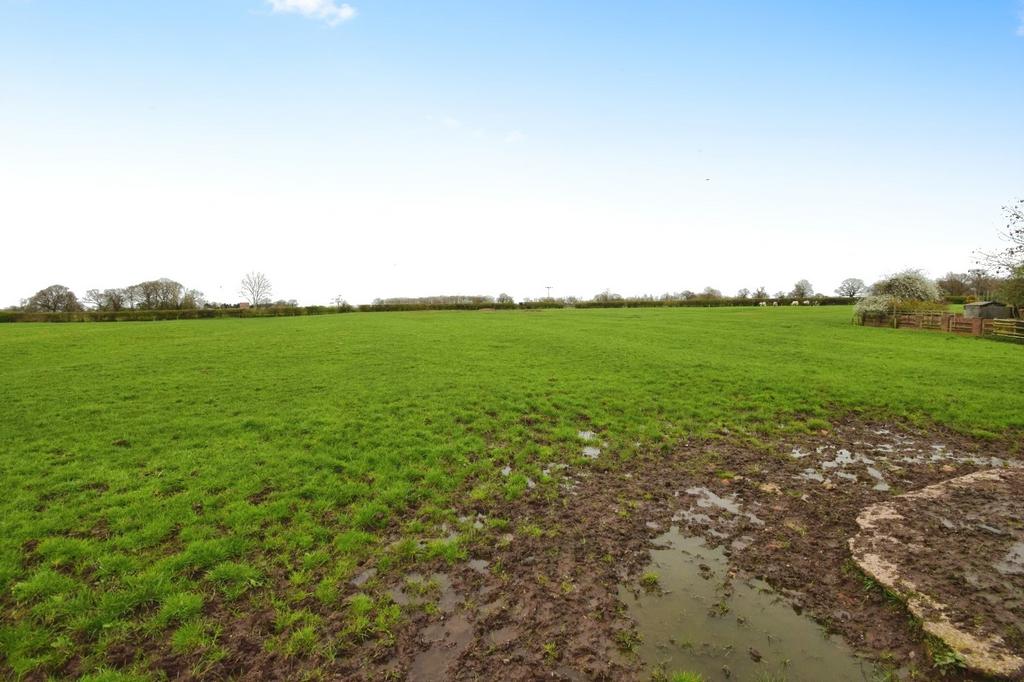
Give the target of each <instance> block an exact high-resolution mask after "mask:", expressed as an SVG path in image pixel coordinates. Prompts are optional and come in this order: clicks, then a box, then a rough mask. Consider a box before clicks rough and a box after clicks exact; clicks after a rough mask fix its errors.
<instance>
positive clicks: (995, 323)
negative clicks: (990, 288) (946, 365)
mask: <svg viewBox="0 0 1024 682" xmlns="http://www.w3.org/2000/svg"><path fill="white" fill-rule="evenodd" d="M863 323H864V325H865V326H868V327H892V328H893V329H930V330H933V331H940V332H948V333H950V334H969V335H971V336H999V337H1003V338H1010V339H1018V340H1024V321H1022V320H985V319H981V318H978V317H964V316H963V315H956V314H954V313H896V314H895V315H883V316H881V317H869V318H865V319H864V322H863Z"/></svg>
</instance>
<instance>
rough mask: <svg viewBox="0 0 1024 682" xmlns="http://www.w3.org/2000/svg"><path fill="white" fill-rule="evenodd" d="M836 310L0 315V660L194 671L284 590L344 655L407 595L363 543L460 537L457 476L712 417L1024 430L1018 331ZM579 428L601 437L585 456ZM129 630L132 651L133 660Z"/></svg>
mask: <svg viewBox="0 0 1024 682" xmlns="http://www.w3.org/2000/svg"><path fill="white" fill-rule="evenodd" d="M850 317H851V310H850V309H849V308H843V307H820V308H799V309H788V308H786V309H742V308H737V309H730V308H723V309H714V310H704V309H625V310H585V311H584V310H579V311H576V310H552V311H543V312H521V311H509V312H497V313H487V312H480V313H450V312H436V313H392V314H351V315H331V316H324V317H308V318H272V319H253V320H232V319H225V320H211V321H185V322H161V323H121V324H116V323H112V324H67V325H60V324H48V325H47V324H41V325H35V324H11V325H3V326H2V327H0V395H2V396H3V412H2V417H0V443H2V444H3V445H2V450H0V480H2V481H3V482H4V484H5V485H4V488H5V490H4V495H3V497H2V499H0V670H6V674H11V673H12V672H13V674H16V675H25V674H33V675H42V674H54V675H65V674H69V672H74V673H81V674H89V673H97V674H99V675H102V674H104V673H103V671H104V670H108V669H110V668H112V667H114V666H117V667H119V668H120V670H121V671H123V672H137V673H140V674H142V675H145V674H146V671H147V670H149V669H151V668H152V667H154V660H152V659H153V658H155V657H156V656H157V655H158V654H160V655H162V654H161V653H160V652H163V653H166V652H170V653H172V654H180V655H182V656H191V657H192V658H191V659H190V660H192V661H193V663H194V665H195V666H196V668H195V670H197V671H199V672H201V671H202V669H203V666H205V665H213V664H215V663H216V661H217V660H218V658H219V657H221V656H224V655H225V652H224V649H223V647H222V645H221V643H220V639H219V637H218V633H219V632H221V630H222V628H224V627H225V625H226V624H227V623H228V622H230V621H231V620H232V619H236V618H238V617H240V614H244V613H246V612H249V611H252V610H254V609H273V611H274V613H275V614H276V615H275V624H276V635H275V636H274V637H272V638H268V640H267V641H266V642H265V643H264V646H265V647H267V648H275V649H277V650H279V651H281V652H283V653H284V654H285V655H288V656H296V657H314V658H315V657H321V658H329V657H331V656H343V655H344V652H345V650H346V647H347V646H348V645H349V644H350V643H351V642H352V641H356V640H359V639H365V638H368V637H378V638H385V639H386V638H387V637H389V636H390V635H391V633H392V632H393V630H394V629H395V628H396V627H397V626H399V624H400V623H401V621H402V619H403V617H404V614H403V612H402V610H401V608H400V607H399V606H398V605H397V604H395V603H393V602H391V601H389V600H388V599H387V598H386V597H382V596H381V595H379V594H376V593H374V592H373V591H372V590H370V589H366V590H363V591H361V590H360V589H359V588H357V587H354V586H353V585H352V584H351V579H352V577H353V576H354V575H356V574H357V573H358V572H359V570H360V568H359V567H360V564H361V563H362V561H363V560H364V559H365V558H366V557H367V556H369V555H370V554H371V553H375V554H376V555H377V556H378V557H379V561H378V564H377V565H378V567H379V569H380V570H381V571H382V572H386V571H388V570H392V569H395V570H397V569H398V568H399V567H406V566H409V565H410V564H413V563H415V562H418V561H423V560H425V559H431V558H436V557H442V558H444V559H446V560H449V561H457V560H459V559H460V557H462V556H464V553H465V548H464V547H463V546H462V545H461V542H462V541H461V540H460V539H459V538H455V539H451V538H449V537H448V533H447V532H446V530H445V528H444V527H443V524H445V523H449V524H454V523H455V522H456V519H455V516H456V514H455V512H453V511H452V509H451V507H452V502H453V500H454V499H455V498H456V497H461V496H467V495H468V496H471V497H473V498H474V499H477V500H481V501H484V502H486V501H487V500H490V499H503V498H506V497H516V496H522V495H533V494H543V493H544V491H545V489H546V487H547V486H548V485H550V483H548V481H547V479H546V478H545V476H544V475H543V473H542V468H543V467H544V465H545V464H546V463H550V462H565V461H572V462H575V463H577V464H580V465H584V464H585V465H587V466H608V465H609V460H614V458H615V457H630V456H632V455H634V454H636V453H637V452H645V451H651V450H657V449H665V448H671V447H672V446H673V445H674V444H675V443H677V442H679V441H680V440H681V439H685V438H690V437H695V436H708V435H717V434H723V433H729V434H730V435H731V437H735V438H741V439H745V440H747V441H748V442H749V443H750V444H751V446H752V447H757V445H758V444H759V443H763V442H766V441H769V440H770V439H771V438H772V437H774V436H777V435H778V434H779V433H782V432H789V431H801V430H809V429H818V428H822V427H823V426H825V425H827V422H828V420H830V419H833V418H840V417H843V416H844V415H848V414H850V413H857V414H860V415H864V416H867V417H875V416H878V417H884V418H902V419H907V420H910V421H914V422H917V423H924V424H927V423H932V422H934V423H939V424H943V425H946V426H948V427H951V428H953V429H956V430H959V431H962V432H965V433H970V434H973V435H980V436H991V437H999V436H1005V435H1006V434H1007V433H1012V432H1019V431H1020V430H1021V429H1024V392H1022V391H1020V390H1019V378H1020V377H1021V376H1022V370H1024V348H1021V347H1019V346H1014V345H1010V344H1004V343H996V342H992V341H986V340H980V339H973V338H961V337H956V336H953V335H948V334H940V333H922V332H912V331H904V330H901V331H893V330H887V329H868V328H861V327H856V326H853V325H851V324H850ZM581 429H590V430H594V431H597V432H599V433H600V434H601V436H602V438H603V439H604V440H606V441H607V442H608V447H607V448H605V450H606V452H607V453H610V454H611V455H612V456H611V457H603V458H602V459H601V460H599V461H598V462H594V463H590V462H589V460H583V459H581V458H580V440H579V437H578V435H577V433H578V431H579V430H581ZM506 465H510V466H511V467H512V468H513V471H514V473H513V474H512V475H510V476H502V475H501V473H500V470H501V469H502V468H503V467H505V466H506ZM533 482H536V488H535V489H530V488H529V486H530V484H531V483H533ZM493 522H494V523H500V521H499V520H494V521H493ZM330 612H334V613H341V614H343V618H344V620H343V623H344V625H343V626H342V627H340V628H338V627H334V626H329V625H328V624H327V623H326V621H325V619H324V615H323V614H324V613H330ZM126 647H130V649H131V650H132V651H138V652H140V653H138V654H133V655H132V656H130V657H128V660H125V657H124V656H123V655H119V652H123V651H124V650H125V648H126ZM108 676H109V677H111V678H113V676H111V675H108Z"/></svg>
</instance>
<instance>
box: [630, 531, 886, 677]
mask: <svg viewBox="0 0 1024 682" xmlns="http://www.w3.org/2000/svg"><path fill="white" fill-rule="evenodd" d="M655 542H656V543H657V544H658V545H659V546H660V548H659V549H655V550H654V551H652V552H651V564H650V566H649V567H648V570H649V571H650V572H651V573H652V574H653V575H657V576H658V589H657V590H630V589H628V588H626V587H622V588H620V590H619V597H620V599H622V601H623V602H625V603H626V604H627V606H628V607H629V613H630V615H631V616H632V618H633V619H634V620H635V621H636V623H637V630H638V632H639V634H640V637H641V642H642V643H641V644H640V646H639V649H638V653H639V655H640V658H641V660H643V661H644V662H645V663H646V664H647V665H648V666H649V667H650V668H656V667H660V668H663V669H664V670H667V671H678V670H686V671H691V672H697V673H700V674H702V675H704V676H705V678H706V679H709V680H710V679H719V678H721V677H722V676H723V675H728V676H732V677H735V678H736V679H738V680H755V679H764V678H765V677H768V678H769V679H776V678H786V679H793V680H824V679H828V680H835V681H836V682H841V681H847V680H849V681H850V682H859V681H860V680H864V679H866V678H868V677H869V675H870V673H871V671H872V666H871V665H870V664H865V663H864V662H863V661H862V660H860V659H859V658H857V657H856V656H855V655H854V653H853V651H852V650H851V649H850V648H849V647H847V646H846V645H845V644H843V643H842V642H841V641H839V640H836V639H834V638H830V637H828V636H827V634H826V633H825V632H824V631H823V630H822V628H821V627H820V626H819V625H818V624H816V623H814V622H813V621H811V620H809V619H807V618H806V617H803V616H800V615H798V614H797V613H795V612H794V611H793V608H792V606H791V605H790V604H789V603H788V602H787V601H786V600H785V599H784V598H782V597H780V596H779V595H777V594H776V593H775V592H774V591H773V590H772V589H771V588H770V587H769V586H768V585H767V584H766V583H764V582H762V581H760V580H752V579H746V578H743V577H742V576H740V575H737V573H736V572H735V571H734V570H733V569H731V568H730V567H729V561H728V557H726V555H725V552H724V549H723V548H722V547H718V548H715V549H712V548H710V547H708V546H707V543H706V542H705V541H704V540H703V539H702V538H698V537H686V536H684V535H682V534H680V532H679V530H678V528H672V530H670V531H669V532H668V533H666V534H664V535H662V536H660V537H659V538H657V539H656V541H655ZM645 575H647V574H646V573H645ZM771 676H775V677H771Z"/></svg>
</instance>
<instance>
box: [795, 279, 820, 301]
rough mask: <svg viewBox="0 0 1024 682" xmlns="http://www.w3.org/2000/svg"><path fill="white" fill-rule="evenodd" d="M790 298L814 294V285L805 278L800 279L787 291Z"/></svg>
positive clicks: (808, 296) (806, 296)
mask: <svg viewBox="0 0 1024 682" xmlns="http://www.w3.org/2000/svg"><path fill="white" fill-rule="evenodd" d="M789 295H790V297H791V298H810V297H811V296H813V295H814V287H812V286H811V283H810V282H808V281H807V280H806V279H802V280H800V281H799V282H797V283H796V284H794V285H793V290H792V291H791V292H789Z"/></svg>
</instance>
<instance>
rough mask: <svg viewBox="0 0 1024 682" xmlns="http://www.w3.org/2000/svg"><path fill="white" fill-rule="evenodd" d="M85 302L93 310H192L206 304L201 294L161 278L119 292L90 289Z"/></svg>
mask: <svg viewBox="0 0 1024 682" xmlns="http://www.w3.org/2000/svg"><path fill="white" fill-rule="evenodd" d="M85 301H86V303H88V304H89V306H90V307H91V308H93V309H95V310H109V311H115V312H116V311H118V310H192V309H195V308H202V307H203V305H204V304H205V303H206V301H205V299H204V298H203V293H202V292H201V291H197V290H196V289H187V288H185V286H184V285H183V284H182V283H181V282H176V281H174V280H173V279H167V278H166V277H162V278H160V279H153V280H149V281H146V282H139V283H138V284H132V285H130V286H127V287H123V288H119V289H102V290H100V289H89V291H88V292H86V295H85Z"/></svg>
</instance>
